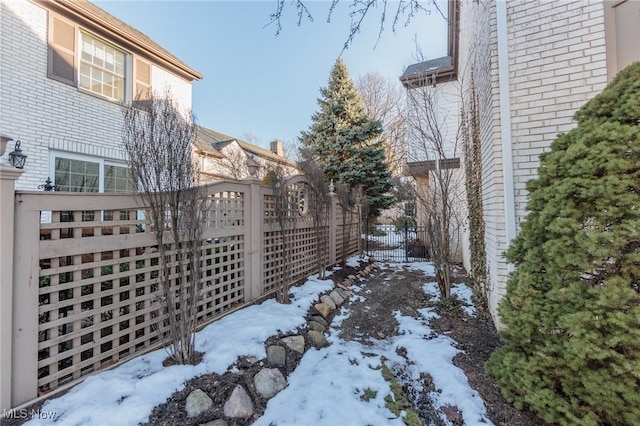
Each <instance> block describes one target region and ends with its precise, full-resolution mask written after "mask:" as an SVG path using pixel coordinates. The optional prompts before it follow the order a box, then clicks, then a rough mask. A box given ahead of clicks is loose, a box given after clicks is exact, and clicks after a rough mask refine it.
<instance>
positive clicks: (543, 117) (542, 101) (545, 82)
mask: <svg viewBox="0 0 640 426" xmlns="http://www.w3.org/2000/svg"><path fill="white" fill-rule="evenodd" d="M508 5H509V6H508V31H509V35H508V37H509V40H510V43H509V67H510V81H511V120H512V121H511V122H512V137H513V161H514V164H513V168H514V179H515V182H514V186H515V196H516V221H517V222H518V224H520V222H521V221H522V220H523V219H524V217H525V216H526V203H527V191H526V188H525V185H526V182H527V181H528V180H530V179H531V178H534V177H535V176H537V168H538V166H539V165H540V161H539V156H540V154H541V153H543V152H545V151H547V150H548V148H549V146H550V144H551V142H552V141H553V140H554V139H555V138H556V137H557V135H558V133H563V132H566V131H568V130H570V129H572V128H573V127H574V126H575V124H576V123H575V121H574V120H573V115H574V114H575V112H576V111H577V110H578V109H579V108H580V107H581V106H583V105H584V104H585V103H586V102H587V101H588V100H589V99H591V98H593V97H594V96H595V95H596V94H598V93H599V92H601V91H602V90H603V89H604V87H605V86H606V83H607V68H606V51H605V39H604V12H603V2H602V1H586V0H585V1H579V2H569V1H562V2H554V3H552V2H546V1H542V2H540V1H538V2H532V1H525V0H518V1H510V2H509V4H508Z"/></svg>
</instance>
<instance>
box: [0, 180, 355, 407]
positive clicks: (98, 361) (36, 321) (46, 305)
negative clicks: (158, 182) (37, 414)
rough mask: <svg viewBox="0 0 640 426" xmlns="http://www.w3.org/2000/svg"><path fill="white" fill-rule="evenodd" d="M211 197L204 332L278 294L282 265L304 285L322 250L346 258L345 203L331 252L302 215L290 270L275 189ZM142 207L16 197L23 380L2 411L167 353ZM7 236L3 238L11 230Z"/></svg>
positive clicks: (17, 371) (154, 258)
mask: <svg viewBox="0 0 640 426" xmlns="http://www.w3.org/2000/svg"><path fill="white" fill-rule="evenodd" d="M289 184H290V185H291V188H292V190H293V191H294V192H296V193H299V192H300V191H301V190H304V186H305V180H304V178H303V177H294V178H293V179H290V181H289ZM205 194H206V195H205V199H204V200H203V201H204V205H206V208H207V217H206V218H207V220H206V224H205V230H204V235H203V239H202V241H201V244H200V250H201V255H202V257H201V268H202V278H201V282H200V286H199V292H200V298H199V300H198V322H199V324H200V325H201V326H202V325H204V324H207V323H208V322H211V321H213V320H215V319H217V318H219V317H220V316H221V315H224V314H226V313H228V312H231V311H233V310H234V309H238V308H241V307H243V306H246V305H247V304H249V303H252V302H254V301H255V300H258V299H260V298H263V297H267V296H269V295H270V294H271V293H272V292H273V291H274V289H275V288H276V286H277V285H278V284H279V282H278V277H279V276H280V275H279V274H278V270H279V268H283V267H288V268H290V269H291V282H292V283H295V282H298V281H300V280H302V279H304V278H305V277H307V276H308V275H310V274H312V273H315V272H316V263H315V256H316V253H317V251H318V250H323V252H326V253H329V261H330V263H334V262H336V260H337V259H338V257H337V256H336V253H338V254H340V253H342V245H343V232H342V218H341V213H338V211H339V210H340V209H339V208H337V206H336V202H335V200H333V209H334V211H333V212H332V219H333V221H335V223H330V224H329V227H328V229H327V232H328V233H329V236H330V238H329V247H323V248H320V247H318V244H317V241H316V234H315V232H314V230H313V220H312V219H311V218H310V217H309V216H308V215H305V214H296V217H295V222H296V223H295V226H293V227H292V228H291V229H287V230H286V231H285V232H287V233H288V234H289V235H288V238H289V239H288V241H290V242H291V253H290V257H289V258H290V259H291V264H290V265H283V256H282V250H280V248H281V247H280V246H279V241H280V232H282V231H281V230H280V229H279V227H278V224H277V222H276V221H274V220H273V215H274V214H273V193H272V190H271V188H269V187H266V186H262V185H260V183H259V181H255V180H254V181H247V182H217V183H213V184H211V185H208V186H207V187H206V191H205ZM139 203H140V201H139V200H138V199H137V198H136V196H135V195H133V194H125V195H122V194H95V193H94V194H86V193H84V194H80V193H42V192H28V191H20V192H16V193H15V218H14V227H13V232H14V234H13V235H14V252H13V254H14V256H13V286H12V298H13V309H14V312H13V315H12V317H11V321H12V324H11V325H12V327H11V330H12V337H11V353H12V358H11V361H10V363H11V368H10V371H11V375H12V378H14V380H13V381H12V385H11V404H10V405H11V407H2V408H13V407H16V406H18V405H20V404H24V403H27V402H30V401H32V400H34V399H35V398H36V397H37V396H38V395H42V394H46V393H48V392H51V391H53V390H55V389H60V388H61V387H66V386H68V385H70V384H73V383H75V382H77V381H78V380H80V379H82V378H83V377H85V376H86V375H88V374H90V373H92V372H95V371H97V370H100V369H104V368H107V367H110V366H113V365H115V364H117V363H120V362H123V361H124V360H127V359H130V358H131V357H133V356H135V355H137V354H139V353H141V352H144V351H148V350H150V349H153V348H156V347H159V346H160V345H162V344H163V339H164V336H165V331H164V328H163V325H162V324H163V321H162V310H161V307H160V304H159V303H158V300H157V296H158V276H159V263H160V262H159V257H158V256H159V255H158V249H157V246H156V245H155V244H156V243H155V240H154V239H153V237H152V233H150V232H146V230H148V229H149V226H150V225H149V222H148V221H147V220H146V219H145V214H144V209H143V208H142V207H141V205H140V204H139ZM337 218H339V220H337ZM2 232H3V238H4V236H5V232H6V229H5V228H3V229H2ZM351 232H352V234H353V235H352V237H351V238H350V239H349V250H348V251H349V252H350V253H355V251H356V248H357V239H358V226H357V224H356V225H354V226H352V227H351ZM166 248H167V249H168V252H167V253H168V256H172V255H173V254H174V253H175V245H171V246H170V247H166ZM173 278H175V277H173ZM3 289H4V286H3ZM3 291H4V290H3ZM3 318H4V317H3ZM3 321H5V320H4V319H3ZM4 326H5V324H3V327H4ZM0 362H3V363H4V362H8V361H7V360H5V359H2V360H0ZM3 371H7V370H3ZM7 379H8V378H5V377H3V378H2V380H3V381H4V380H7ZM9 379H10V378H9Z"/></svg>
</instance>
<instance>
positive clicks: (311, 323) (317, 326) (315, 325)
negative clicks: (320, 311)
mask: <svg viewBox="0 0 640 426" xmlns="http://www.w3.org/2000/svg"><path fill="white" fill-rule="evenodd" d="M309 329H310V330H313V331H319V332H320V333H324V331H325V330H326V329H327V327H325V326H324V325H322V324H320V323H317V322H315V321H309Z"/></svg>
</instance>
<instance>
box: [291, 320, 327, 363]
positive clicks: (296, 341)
mask: <svg viewBox="0 0 640 426" xmlns="http://www.w3.org/2000/svg"><path fill="white" fill-rule="evenodd" d="M318 318H320V319H322V317H320V316H318ZM323 321H324V320H323ZM282 341H283V342H284V344H285V345H287V347H288V348H289V349H291V350H292V351H296V352H298V353H299V354H304V337H303V336H289V337H283V338H282Z"/></svg>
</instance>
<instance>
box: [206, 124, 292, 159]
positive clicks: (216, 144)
mask: <svg viewBox="0 0 640 426" xmlns="http://www.w3.org/2000/svg"><path fill="white" fill-rule="evenodd" d="M233 142H236V143H237V144H238V145H239V146H240V148H242V149H243V150H244V151H246V152H249V153H250V154H253V155H255V156H258V157H261V158H264V159H267V160H270V161H274V162H277V163H280V164H283V165H285V166H290V167H296V164H295V163H294V162H293V161H291V160H289V159H288V158H286V157H282V156H280V155H277V154H275V153H274V152H271V151H269V150H268V149H265V148H262V147H259V146H257V145H254V144H251V143H249V142H246V141H243V140H241V139H238V138H234V137H233V136H229V135H225V134H224V133H220V132H216V131H215V130H211V129H207V128H206V127H199V128H198V136H197V138H196V140H195V141H194V143H193V144H194V145H195V147H196V149H198V150H200V151H201V152H202V153H203V154H205V155H211V156H214V157H217V158H223V157H224V154H222V153H221V152H220V150H221V149H223V148H224V147H225V146H227V145H229V144H230V143H233Z"/></svg>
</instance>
